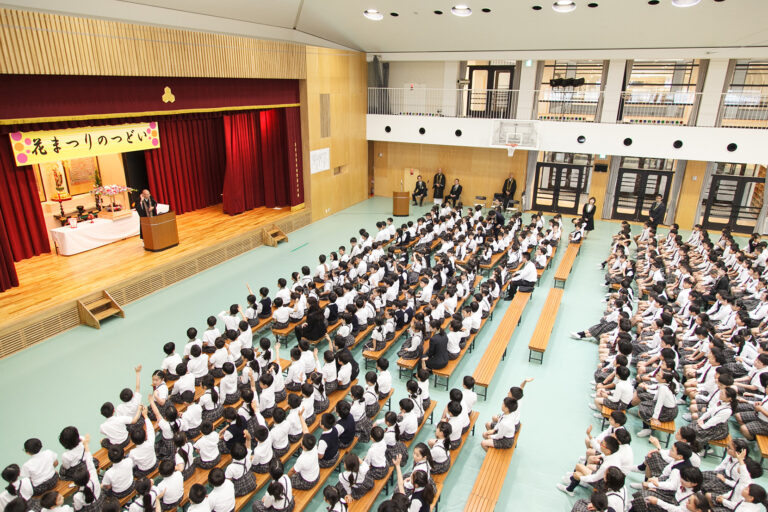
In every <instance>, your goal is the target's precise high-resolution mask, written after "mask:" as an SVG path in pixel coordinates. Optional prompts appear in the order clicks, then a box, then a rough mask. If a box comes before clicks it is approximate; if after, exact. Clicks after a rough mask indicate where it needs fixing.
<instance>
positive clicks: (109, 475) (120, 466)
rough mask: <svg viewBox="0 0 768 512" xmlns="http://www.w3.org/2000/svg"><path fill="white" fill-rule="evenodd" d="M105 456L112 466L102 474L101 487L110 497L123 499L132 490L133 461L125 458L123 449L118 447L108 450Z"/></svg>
mask: <svg viewBox="0 0 768 512" xmlns="http://www.w3.org/2000/svg"><path fill="white" fill-rule="evenodd" d="M107 456H108V457H109V461H110V462H111V463H112V465H111V466H110V468H109V469H108V470H107V471H105V472H104V478H102V480H101V487H102V488H103V489H104V490H105V491H107V494H109V495H110V496H113V497H115V498H117V499H122V498H125V497H126V496H129V495H130V494H131V493H132V492H133V489H134V481H133V459H131V458H130V457H125V456H124V455H123V449H122V448H119V447H113V448H110V449H109V452H108V453H107Z"/></svg>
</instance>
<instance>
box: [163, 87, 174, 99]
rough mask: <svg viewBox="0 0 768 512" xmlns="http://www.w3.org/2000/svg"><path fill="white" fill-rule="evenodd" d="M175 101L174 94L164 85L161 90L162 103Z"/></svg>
mask: <svg viewBox="0 0 768 512" xmlns="http://www.w3.org/2000/svg"><path fill="white" fill-rule="evenodd" d="M174 101H176V96H175V95H174V94H173V93H172V92H171V88H170V87H166V88H165V90H164V92H163V103H173V102H174Z"/></svg>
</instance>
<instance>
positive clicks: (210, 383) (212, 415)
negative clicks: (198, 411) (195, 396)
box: [198, 374, 224, 423]
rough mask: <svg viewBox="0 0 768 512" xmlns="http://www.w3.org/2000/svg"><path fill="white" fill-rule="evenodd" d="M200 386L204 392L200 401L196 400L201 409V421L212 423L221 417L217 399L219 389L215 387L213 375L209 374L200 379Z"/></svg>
mask: <svg viewBox="0 0 768 512" xmlns="http://www.w3.org/2000/svg"><path fill="white" fill-rule="evenodd" d="M201 385H202V386H203V389H205V391H204V392H203V396H201V397H200V400H198V403H199V404H200V407H202V408H203V421H210V422H211V423H213V422H214V421H216V420H217V419H219V418H220V417H221V413H222V411H223V410H224V409H223V404H222V403H221V400H220V397H219V388H218V386H216V381H215V380H214V378H213V375H210V374H209V375H206V376H204V377H203V378H202V382H201Z"/></svg>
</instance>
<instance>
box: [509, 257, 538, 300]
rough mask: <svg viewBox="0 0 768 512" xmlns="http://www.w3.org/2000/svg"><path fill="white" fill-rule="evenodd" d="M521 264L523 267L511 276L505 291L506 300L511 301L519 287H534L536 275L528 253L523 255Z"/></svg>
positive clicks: (534, 266)
mask: <svg viewBox="0 0 768 512" xmlns="http://www.w3.org/2000/svg"><path fill="white" fill-rule="evenodd" d="M522 262H523V267H522V268H521V269H520V270H518V271H517V272H515V273H514V274H512V279H511V281H510V283H509V288H508V290H507V300H512V299H514V298H515V294H516V293H517V289H518V288H519V287H526V288H528V287H533V286H535V285H536V280H537V279H538V273H537V272H536V265H534V264H533V262H532V261H531V255H530V253H527V252H524V253H523V260H522Z"/></svg>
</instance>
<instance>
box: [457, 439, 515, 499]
mask: <svg viewBox="0 0 768 512" xmlns="http://www.w3.org/2000/svg"><path fill="white" fill-rule="evenodd" d="M522 427H523V426H522V425H520V427H519V428H518V429H517V433H516V434H515V443H514V445H512V448H510V449H508V450H497V449H496V448H489V449H488V452H487V453H486V454H485V458H484V459H483V465H482V466H480V471H479V472H478V473H477V478H476V479H475V485H474V486H473V487H472V491H471V492H470V494H469V499H468V500H467V503H466V505H465V506H464V510H465V511H472V512H493V510H494V509H495V508H496V503H497V502H498V501H499V496H500V495H501V489H502V487H504V479H505V477H506V474H507V470H509V463H510V461H511V460H512V455H514V453H515V448H516V447H517V440H518V438H519V437H520V431H521V430H522Z"/></svg>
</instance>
